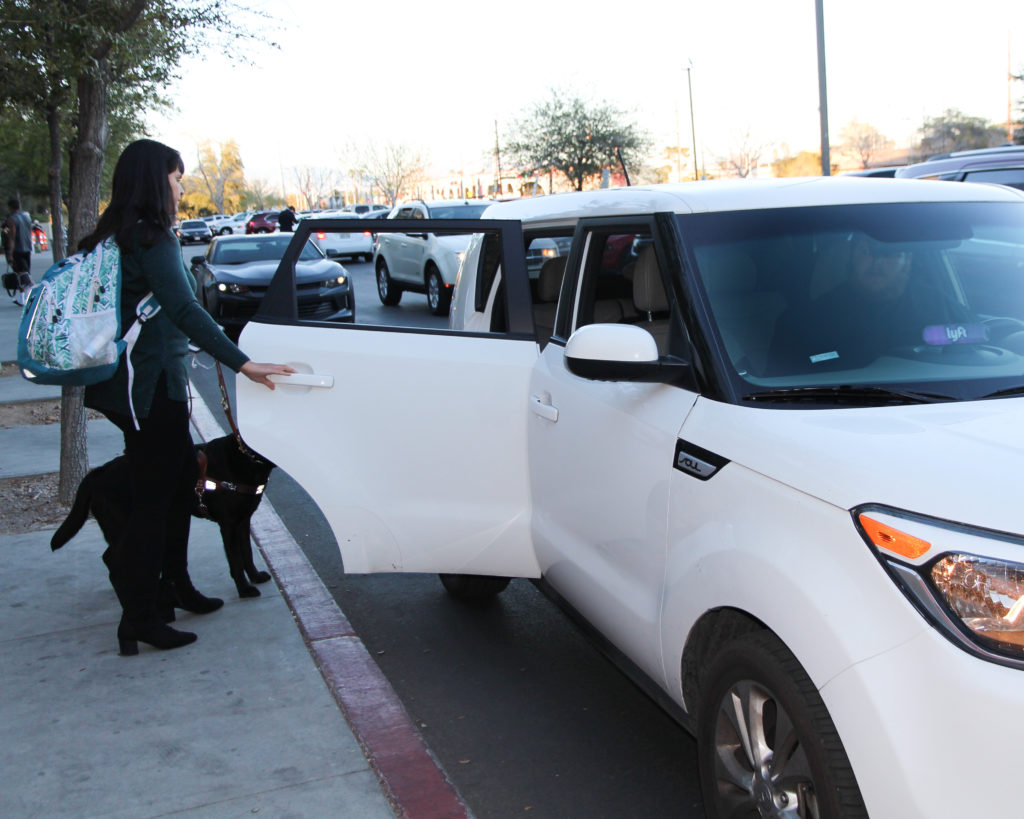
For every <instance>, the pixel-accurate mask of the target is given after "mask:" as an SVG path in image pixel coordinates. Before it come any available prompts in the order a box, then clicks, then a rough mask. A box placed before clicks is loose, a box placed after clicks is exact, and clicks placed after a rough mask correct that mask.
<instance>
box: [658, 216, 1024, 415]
mask: <svg viewBox="0 0 1024 819" xmlns="http://www.w3.org/2000/svg"><path fill="white" fill-rule="evenodd" d="M678 223H679V225H680V228H681V230H682V231H683V234H684V236H685V237H686V242H687V244H688V245H689V247H690V249H691V250H692V253H693V258H694V259H695V261H696V268H697V271H698V274H699V278H700V281H701V284H702V286H703V288H704V291H705V293H706V295H707V299H708V302H709V305H710V309H711V314H712V317H713V323H714V329H715V331H716V332H717V334H718V336H719V339H720V340H721V343H722V345H723V347H724V349H725V351H726V354H727V357H728V361H729V365H730V367H731V375H732V376H734V377H736V378H737V379H738V383H739V388H740V389H741V390H744V391H753V390H756V389H757V388H762V387H772V388H781V387H792V388H796V387H809V386H820V385H834V384H846V385H860V384H865V385H878V384H894V383H896V384H904V385H918V387H917V388H918V389H924V387H921V386H920V385H922V384H926V383H929V382H932V383H933V385H932V389H933V390H934V392H936V393H939V394H944V395H948V394H951V393H952V394H957V395H959V394H964V393H965V392H970V391H972V390H973V391H975V392H981V393H985V392H986V391H991V390H992V389H994V386H993V384H994V383H995V382H998V381H999V380H1000V379H1003V380H1005V379H1010V378H1017V379H1018V380H1019V373H1020V371H1021V369H1022V368H1024V288H1022V287H1021V285H1022V284H1024V281H1022V276H1024V203H1022V204H1021V205H1014V204H1012V203H1010V204H1008V203H1001V204H994V203H909V204H908V203H905V204H893V205H857V206H844V207H834V208H796V209H785V210H783V209H780V210H777V211H761V212H758V213H750V212H736V213H721V214H714V215H712V214H692V215H688V216H680V217H678ZM979 379H981V380H983V381H985V382H988V383H987V385H986V384H983V383H980V382H978V380H979ZM976 382H977V383H976Z"/></svg>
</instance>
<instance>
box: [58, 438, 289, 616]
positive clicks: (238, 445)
mask: <svg viewBox="0 0 1024 819" xmlns="http://www.w3.org/2000/svg"><path fill="white" fill-rule="evenodd" d="M196 457H197V459H198V461H199V482H198V483H197V485H196V494H195V502H194V504H193V506H192V514H193V515H195V516H196V517H199V518H208V519H210V520H212V521H214V522H215V523H216V524H217V525H218V526H220V533H221V538H222V540H223V542H224V554H225V555H226V556H227V559H228V568H229V570H230V572H231V579H232V580H234V581H235V588H237V589H238V596H239V597H259V596H260V590H259V589H257V588H256V587H255V586H254V585H252V584H253V583H266V582H267V581H268V580H270V574H268V573H267V572H264V571H260V570H259V569H257V568H256V566H255V564H254V563H253V558H252V541H251V539H250V532H249V522H250V520H251V518H252V516H253V513H254V512H255V511H256V508H257V507H258V506H259V505H260V501H261V500H262V499H263V488H264V487H265V486H266V483H267V478H268V477H270V472H271V470H272V469H273V468H274V464H272V463H271V462H270V461H268V460H266V459H264V458H262V457H260V456H259V455H257V454H256V453H255V452H253V451H252V450H250V449H249V448H248V447H246V446H245V444H243V443H242V441H241V439H240V438H236V437H235V436H234V435H225V436H223V437H222V438H214V439H213V440H212V441H207V442H206V443H202V444H197V445H196ZM127 470H128V463H127V459H126V458H125V456H124V455H121V456H119V457H117V458H114V459H113V460H112V461H107V463H105V464H103V465H102V466H98V467H96V468H95V469H93V470H90V471H89V473H88V474H87V475H86V476H85V477H84V478H83V479H82V483H81V484H79V486H78V491H77V492H76V493H75V501H74V503H73V504H72V506H71V511H70V512H68V516H67V518H65V520H64V522H63V523H62V524H61V525H60V527H59V528H58V529H57V531H56V532H55V533H54V535H53V538H52V539H51V540H50V548H51V549H53V550H54V551H56V550H57V549H59V548H60V547H61V546H63V545H64V544H65V543H67V542H68V541H69V540H71V538H73V537H74V536H75V535H76V534H77V533H78V531H79V530H80V529H81V528H82V526H83V525H84V524H85V521H86V520H87V519H88V517H89V514H90V513H92V516H93V517H94V518H95V519H96V522H97V523H98V524H99V527H100V530H101V531H102V532H103V537H104V539H105V540H106V541H107V543H108V544H114V543H117V541H118V538H119V535H120V532H121V528H122V527H123V526H124V521H125V519H126V518H127V516H128V507H129V505H130V503H131V495H130V493H129V492H128V490H127V479H128V472H127Z"/></svg>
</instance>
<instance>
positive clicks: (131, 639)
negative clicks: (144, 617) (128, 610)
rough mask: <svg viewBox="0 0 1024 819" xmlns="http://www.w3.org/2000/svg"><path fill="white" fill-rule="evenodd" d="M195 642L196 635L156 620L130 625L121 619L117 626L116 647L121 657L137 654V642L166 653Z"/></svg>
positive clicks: (130, 623)
mask: <svg viewBox="0 0 1024 819" xmlns="http://www.w3.org/2000/svg"><path fill="white" fill-rule="evenodd" d="M195 641H196V635H195V634H193V633H192V632H191V631H178V630H177V629H173V628H171V627H170V626H169V625H167V624H166V623H161V622H159V621H156V620H154V621H148V622H144V623H132V622H130V621H127V620H125V619H124V618H123V617H122V618H121V622H120V624H118V626H117V646H118V649H119V651H120V654H121V656H122V657H131V656H134V655H135V654H138V653H139V642H143V643H147V644H148V645H151V646H153V648H159V649H161V650H163V651H166V650H168V649H171V648H181V647H182V646H187V645H188V644H189V643H194V642H195Z"/></svg>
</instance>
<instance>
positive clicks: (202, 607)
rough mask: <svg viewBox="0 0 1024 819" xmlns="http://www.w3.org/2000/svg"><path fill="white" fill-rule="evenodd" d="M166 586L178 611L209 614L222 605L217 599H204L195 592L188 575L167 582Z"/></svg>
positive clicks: (222, 602) (221, 601) (202, 595)
mask: <svg viewBox="0 0 1024 819" xmlns="http://www.w3.org/2000/svg"><path fill="white" fill-rule="evenodd" d="M162 582H163V581H161V583H162ZM167 584H168V586H169V587H170V590H171V599H172V600H173V601H174V605H175V606H177V607H178V608H179V609H185V611H190V612H192V613H193V614H209V613H210V612H211V611H216V610H217V609H219V608H220V607H221V606H223V605H224V601H223V600H221V599H220V598H219V597H206V596H205V595H204V594H201V593H200V592H199V591H197V590H196V587H195V586H193V585H192V580H191V579H190V578H189V576H188V575H185V577H184V578H180V579H178V580H169V581H167Z"/></svg>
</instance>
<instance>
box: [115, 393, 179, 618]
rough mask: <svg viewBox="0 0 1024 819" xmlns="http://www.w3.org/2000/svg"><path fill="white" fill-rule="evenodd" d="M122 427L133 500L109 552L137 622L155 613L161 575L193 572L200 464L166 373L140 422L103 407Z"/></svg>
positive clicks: (124, 601)
mask: <svg viewBox="0 0 1024 819" xmlns="http://www.w3.org/2000/svg"><path fill="white" fill-rule="evenodd" d="M104 414H105V415H106V416H107V417H108V418H109V419H110V420H111V421H112V422H113V423H114V424H116V425H117V426H118V427H119V428H120V430H121V431H122V432H123V433H124V446H125V455H126V456H127V458H128V471H129V481H130V484H129V488H130V490H131V497H132V506H131V511H130V512H129V515H128V519H127V522H126V525H125V527H124V531H123V532H122V533H121V537H120V540H118V542H117V543H116V544H112V548H111V552H110V555H109V557H110V560H109V564H110V583H111V585H112V586H113V587H114V591H115V592H116V593H117V598H118V600H119V601H120V602H121V608H122V609H123V611H124V619H125V620H127V621H129V622H133V623H144V622H151V621H153V620H155V619H156V618H157V614H156V596H157V587H158V585H159V581H160V575H161V573H163V574H164V575H165V576H167V577H168V578H169V579H171V580H179V579H183V578H187V577H188V535H189V527H190V525H191V507H192V498H193V495H194V492H195V486H196V480H197V478H198V477H199V467H198V465H197V463H196V454H195V446H194V444H193V442H192V436H191V434H190V433H189V422H188V417H189V412H188V404H186V403H185V402H184V401H172V400H170V399H169V398H168V397H167V382H166V379H165V377H164V376H163V375H161V376H160V380H159V382H158V383H157V388H156V393H155V394H154V395H153V403H152V404H151V405H150V408H149V417H147V418H141V419H139V427H140V429H138V430H136V429H134V428H133V426H132V420H131V418H130V417H128V416H127V415H121V414H119V413H114V412H106V413H104Z"/></svg>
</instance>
